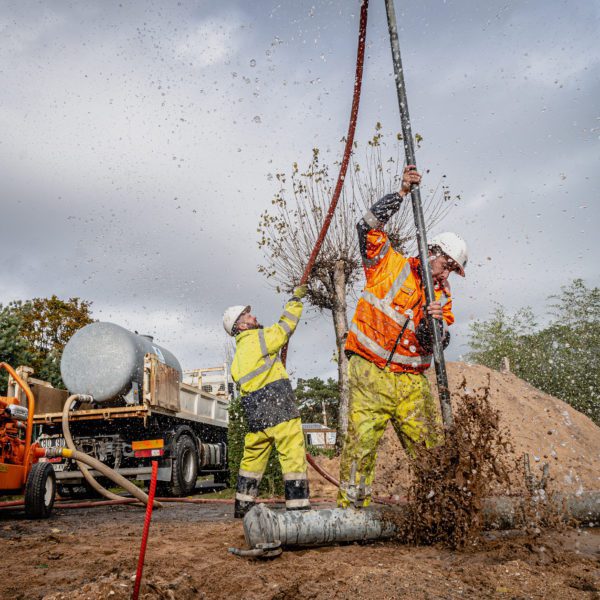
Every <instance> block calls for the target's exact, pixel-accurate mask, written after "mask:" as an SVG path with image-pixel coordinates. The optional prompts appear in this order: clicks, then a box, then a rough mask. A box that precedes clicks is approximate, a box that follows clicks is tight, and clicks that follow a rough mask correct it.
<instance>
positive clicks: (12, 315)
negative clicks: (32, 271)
mask: <svg viewBox="0 0 600 600" xmlns="http://www.w3.org/2000/svg"><path fill="white" fill-rule="evenodd" d="M91 304H92V303H91V302H88V301H87V300H80V299H79V298H70V299H69V300H61V299H60V298H58V297H57V296H52V297H50V298H34V299H33V300H25V301H21V300H17V301H14V302H11V303H9V304H8V305H7V306H6V307H5V308H4V309H3V311H2V314H3V315H4V316H3V317H1V318H0V339H1V340H4V342H0V344H2V343H4V345H5V347H6V348H13V355H12V356H8V354H7V356H8V359H9V362H11V363H12V366H15V367H16V366H18V365H19V364H27V365H28V366H30V367H33V369H34V371H35V376H36V377H39V378H40V379H45V380H46V381H49V382H50V383H51V384H52V385H54V386H55V387H64V384H63V382H62V379H61V376H60V359H61V356H62V352H63V349H64V347H65V345H66V343H67V342H68V341H69V340H70V339H71V336H72V335H73V334H74V333H75V332H76V331H77V330H79V329H81V328H82V327H84V326H85V325H88V324H89V323H92V322H93V320H94V319H92V317H91V314H90V307H91ZM19 348H20V349H21V350H18V351H17V349H19ZM0 352H1V350H0Z"/></svg>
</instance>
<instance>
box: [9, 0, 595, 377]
mask: <svg viewBox="0 0 600 600" xmlns="http://www.w3.org/2000/svg"><path fill="white" fill-rule="evenodd" d="M396 12H397V16H398V20H399V26H400V43H401V48H402V53H403V61H404V67H405V76H406V84H407V90H408V99H409V108H410V112H411V117H412V121H413V131H416V132H419V133H420V134H421V135H422V136H423V137H424V143H423V146H422V148H421V149H420V150H419V152H418V155H417V161H418V165H419V167H420V168H421V169H422V170H424V169H430V174H429V176H428V179H427V180H426V181H425V185H427V184H428V183H429V184H434V183H435V182H436V181H437V180H438V179H439V178H440V177H441V175H442V174H446V175H447V178H446V181H447V183H448V185H449V186H450V188H451V190H452V192H453V193H454V194H460V195H461V198H462V201H461V202H460V203H459V204H458V205H457V206H456V207H455V208H454V209H453V210H452V211H451V213H450V214H449V216H448V217H447V218H446V220H445V221H444V222H443V223H442V224H440V225H439V226H438V228H437V230H438V231H442V230H455V231H457V232H459V233H461V234H462V235H463V236H464V237H465V238H466V240H467V242H468V244H469V248H470V262H469V265H468V273H467V278H466V279H465V280H460V279H458V278H457V279H456V280H455V281H454V282H453V284H454V285H453V289H454V296H455V309H456V316H457V324H456V325H455V326H454V331H455V335H454V338H453V342H452V344H451V347H450V349H449V350H448V353H447V354H448V357H449V358H450V359H456V358H458V357H459V356H460V355H461V354H463V353H464V352H466V351H467V350H468V348H467V345H466V342H467V332H468V323H469V322H470V321H472V320H473V319H475V318H486V317H487V316H488V315H489V314H490V312H491V311H492V310H493V308H494V302H499V303H502V304H503V305H505V306H506V307H507V308H508V309H509V310H514V309H516V308H519V307H521V306H524V305H527V304H528V305H531V306H533V307H534V308H535V309H536V310H537V311H538V312H540V313H542V312H543V310H544V307H545V299H546V297H547V296H548V295H549V294H552V293H555V292H557V291H558V290H559V288H560V286H561V285H564V284H566V283H568V282H569V281H570V280H572V279H573V278H574V277H582V278H583V279H584V280H585V281H586V282H587V283H588V285H598V284H600V277H599V274H598V272H599V269H598V267H597V266H595V265H597V258H596V257H597V255H598V251H599V250H600V248H599V246H600V244H599V243H598V241H597V240H598V226H599V224H600V218H599V217H600V215H599V213H600V209H599V203H598V190H599V188H600V185H599V184H600V160H599V159H600V151H599V137H600V109H599V107H600V102H599V98H600V58H599V42H598V40H599V39H600V27H599V14H600V3H599V2H597V1H593V0H589V1H587V2H577V3H575V2H566V1H564V2H558V1H551V0H545V1H541V0H540V1H537V2H526V1H519V2H516V1H515V2H510V1H508V0H500V1H493V0H491V1H487V2H478V1H476V0H472V1H470V2H467V1H462V2H453V1H446V2H443V1H442V0H435V1H433V0H432V1H425V2H423V1H419V2H417V1H416V0H412V1H410V2H408V1H405V2H400V1H399V0H397V1H396ZM358 13H359V3H358V1H350V0H333V1H326V2H325V1H315V0H313V1H312V2H303V1H295V2H272V1H269V0H259V1H257V2H252V3H251V2H243V1H230V2H210V1H208V0H207V1H196V2H192V1H190V0H181V1H179V2H134V1H126V0H122V1H121V2H110V1H107V0H103V1H101V2H100V1H96V2H84V1H81V2H61V1H58V0H55V1H53V2H29V1H27V0H18V1H13V2H10V1H6V0H5V1H3V2H1V3H0V35H1V38H2V43H1V44H0V89H1V90H2V92H1V95H0V98H1V100H0V180H1V181H2V192H1V194H2V212H1V213H0V244H1V247H2V259H3V265H2V275H1V277H0V302H1V303H6V302H8V301H10V300H14V299H27V298H32V297H44V296H50V295H52V294H57V295H58V296H60V297H62V298H68V297H72V296H78V297H80V298H84V299H87V300H91V301H92V302H93V315H94V317H95V318H97V319H100V320H108V321H112V322H115V323H118V324H120V325H123V326H125V327H127V328H129V329H136V330H138V331H140V332H149V333H152V334H154V335H155V336H156V339H157V341H158V342H159V343H162V345H164V346H166V347H167V348H169V349H170V350H171V351H172V352H173V353H174V354H175V355H176V356H178V357H179V359H180V361H181V363H182V365H183V367H184V368H196V367H201V366H202V367H204V366H212V365H215V364H219V363H221V362H222V360H223V355H224V353H223V347H224V342H225V340H226V336H225V333H224V332H223V329H222V325H221V315H222V311H223V309H224V307H225V306H227V305H229V304H246V303H249V304H252V305H253V307H254V308H255V312H256V313H257V315H258V316H259V318H260V319H261V321H262V322H264V323H265V324H269V323H271V322H273V321H275V320H276V319H277V318H278V316H279V312H280V308H281V306H282V304H283V302H284V300H285V298H284V297H282V296H278V295H277V294H276V293H275V292H274V291H273V289H272V288H271V287H270V286H269V284H268V282H267V281H266V280H265V279H264V278H263V277H262V276H261V275H260V274H259V273H258V272H257V269H256V267H257V265H258V264H259V263H260V262H261V254H260V251H259V249H258V248H257V244H256V242H257V233H256V225H257V222H258V218H259V214H260V213H261V212H262V211H263V210H265V209H266V208H269V206H270V200H271V198H272V196H273V195H274V193H275V192H276V191H277V185H276V182H275V181H274V180H273V178H272V174H273V173H275V172H276V171H286V170H289V168H290V165H291V164H292V162H293V161H298V162H299V163H300V164H301V165H302V164H306V163H307V161H308V160H309V159H310V156H311V149H312V148H313V147H315V146H318V147H320V148H321V149H322V150H323V152H324V154H325V155H326V157H327V158H328V160H329V161H330V162H333V161H334V160H336V159H339V158H340V156H341V152H342V147H341V145H340V143H339V140H340V138H341V137H342V136H343V135H344V134H345V132H346V128H347V121H348V114H349V110H350V103H351V93H352V86H353V79H354V67H355V64H354V63H355V56H356V39H357V30H358ZM377 121H381V122H382V123H383V124H384V127H385V128H386V129H387V130H388V131H398V130H399V129H400V125H399V114H398V106H397V101H396V92H395V88H394V84H393V78H392V63H391V56H390V50H389V40H388V37H387V23H386V19H385V12H384V3H383V0H371V7H370V10H369V26H368V33H367V52H366V59H365V75H364V81H363V95H362V100H361V107H360V115H359V126H358V130H357V140H359V141H363V142H364V141H365V140H366V139H367V138H368V137H369V136H370V135H371V133H372V131H373V126H374V124H375V122H377ZM309 317H310V313H309ZM331 329H332V326H331V324H330V321H329V319H328V318H326V317H319V316H318V315H314V314H313V316H312V317H310V318H309V319H308V320H307V321H306V324H303V325H302V326H301V327H300V328H299V330H298V332H297V333H296V335H295V336H294V338H293V341H292V344H291V346H290V355H289V359H288V364H289V366H290V369H291V371H292V372H293V373H294V374H295V375H296V376H301V377H311V376H327V375H333V374H334V373H335V364H334V363H332V362H331V357H332V353H333V349H334V341H333V335H332V331H331Z"/></svg>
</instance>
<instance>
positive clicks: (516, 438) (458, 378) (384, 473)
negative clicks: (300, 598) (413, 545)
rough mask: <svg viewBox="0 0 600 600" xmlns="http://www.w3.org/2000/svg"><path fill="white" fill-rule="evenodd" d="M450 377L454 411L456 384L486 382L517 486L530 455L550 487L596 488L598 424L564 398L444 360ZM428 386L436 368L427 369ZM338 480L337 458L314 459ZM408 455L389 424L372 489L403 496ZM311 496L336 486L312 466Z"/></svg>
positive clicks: (599, 482)
mask: <svg viewBox="0 0 600 600" xmlns="http://www.w3.org/2000/svg"><path fill="white" fill-rule="evenodd" d="M447 367H448V380H449V384H450V390H451V393H452V403H453V407H454V410H455V411H456V410H457V408H458V403H459V402H460V393H461V392H460V386H461V384H462V382H463V380H466V387H467V390H469V389H471V390H475V389H483V388H485V387H487V386H488V385H489V388H490V391H489V400H490V403H491V406H492V407H493V408H495V409H496V410H498V411H499V412H500V417H501V422H500V425H501V426H502V427H504V428H506V429H508V431H509V433H510V435H511V437H512V445H513V452H512V454H513V457H512V458H513V463H514V464H515V473H514V475H515V477H514V481H515V483H516V485H517V486H518V485H521V486H522V487H524V478H523V477H521V473H520V472H518V471H520V467H518V466H516V465H517V464H518V461H519V458H520V457H521V456H522V455H523V453H524V452H527V453H528V454H529V455H530V460H531V469H532V472H533V474H534V475H536V476H538V477H540V476H541V473H542V465H543V463H545V462H548V463H549V464H550V480H551V483H550V486H551V489H553V490H556V491H562V492H566V493H575V494H580V493H582V492H583V491H585V490H600V427H598V426H597V425H595V424H594V423H593V422H592V421H591V419H589V418H588V417H586V416H585V415H584V414H582V413H580V412H578V411H576V410H575V409H573V408H572V407H571V406H569V405H568V404H566V403H565V402H563V401H561V400H559V399H558V398H554V397H553V396H550V395H549V394H545V393H544V392H541V391H540V390H538V389H536V388H534V387H533V386H531V385H529V384H528V383H526V382H525V381H523V380H522V379H519V378H518V377H516V376H515V375H513V374H511V373H499V372H498V371H493V370H491V369H488V368H487V367H483V366H481V365H471V364H467V363H459V362H453V363H448V365H447ZM428 376H429V378H430V381H431V382H432V385H433V384H434V382H435V372H434V371H433V369H432V370H430V372H429V373H428ZM318 462H319V464H321V465H322V466H323V467H324V468H325V469H327V470H328V471H329V472H330V473H331V474H332V475H334V476H335V477H336V478H337V477H338V474H339V459H325V458H323V457H319V458H318ZM410 481H411V479H410V474H409V469H408V459H407V458H406V455H405V453H404V450H403V449H402V446H401V445H400V443H399V442H398V440H397V438H396V435H395V434H394V431H393V429H392V427H391V426H390V427H388V429H387V431H386V432H385V434H384V437H383V440H382V443H381V446H380V447H379V454H378V458H377V471H376V475H375V483H374V486H373V493H374V494H375V495H378V496H391V497H395V496H396V497H404V496H406V493H407V490H408V488H409V486H410ZM310 485H311V495H315V496H316V495H318V496H320V497H329V498H333V497H335V494H336V489H335V487H334V486H333V485H331V484H329V483H327V482H326V481H324V480H323V479H322V478H321V477H320V476H319V475H317V474H316V473H315V472H314V470H312V469H310Z"/></svg>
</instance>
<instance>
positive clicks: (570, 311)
mask: <svg viewBox="0 0 600 600" xmlns="http://www.w3.org/2000/svg"><path fill="white" fill-rule="evenodd" d="M549 300H551V301H552V302H553V303H552V304H551V305H550V309H551V310H550V311H549V314H550V316H551V320H550V323H549V324H548V325H547V326H546V327H544V328H542V329H539V328H538V326H537V323H536V322H535V317H534V315H533V312H532V311H531V309H528V308H527V309H521V310H520V311H518V312H517V313H516V314H515V315H514V316H509V315H507V314H506V311H505V310H504V308H502V307H498V308H497V309H496V310H495V312H494V314H493V316H492V318H491V319H489V320H488V321H483V322H475V323H472V324H471V326H470V328H471V334H470V346H471V352H470V353H469V358H470V359H471V360H473V361H474V362H477V363H480V364H483V365H486V366H488V367H490V368H492V369H498V368H500V367H501V365H502V359H503V357H507V358H508V359H509V361H510V367H511V371H512V372H514V373H515V375H517V376H518V377H521V378H522V379H524V380H525V381H527V382H529V383H531V385H533V386H535V387H537V388H538V389H540V390H542V391H544V392H546V393H548V394H552V395H553V396H556V397H557V398H560V399H561V400H564V401H565V402H568V403H569V404H570V405H571V406H573V407H574V408H575V409H577V410H579V411H581V412H583V413H585V414H586V415H588V416H589V417H590V418H591V419H593V420H594V421H595V422H596V423H598V424H600V288H597V287H596V288H588V287H587V286H586V285H585V283H584V281H583V280H581V279H575V280H574V281H573V282H572V283H571V284H569V285H566V286H563V287H562V288H561V293H560V294H558V295H555V296H550V298H549Z"/></svg>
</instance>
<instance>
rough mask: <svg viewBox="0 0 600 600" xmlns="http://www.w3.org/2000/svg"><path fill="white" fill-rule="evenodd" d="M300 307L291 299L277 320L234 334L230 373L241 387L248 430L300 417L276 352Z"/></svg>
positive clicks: (283, 341) (271, 425) (296, 323)
mask: <svg viewBox="0 0 600 600" xmlns="http://www.w3.org/2000/svg"><path fill="white" fill-rule="evenodd" d="M302 308H303V306H302V302H300V301H299V300H297V299H295V298H292V299H291V300H290V301H289V302H288V303H287V304H286V305H285V308H284V311H283V314H282V315H281V317H280V319H279V321H278V322H277V323H275V324H274V325H271V326H270V327H266V328H264V329H250V330H246V331H242V332H241V333H238V335H236V336H235V344H236V349H235V356H234V357H233V363H232V365H231V376H232V377H233V379H234V381H236V382H237V383H238V384H239V386H240V390H241V395H242V407H243V408H244V413H245V415H246V420H247V421H248V427H249V429H250V431H261V430H263V429H266V428H267V427H273V426H274V425H278V424H279V423H283V422H284V421H288V420H289V419H294V418H296V417H299V416H300V413H299V411H298V408H297V406H296V399H295V396H294V391H293V390H292V385H291V383H290V380H289V378H288V374H287V371H286V370H285V367H284V366H283V363H282V362H281V360H280V358H279V351H280V350H281V348H282V347H283V346H284V345H285V344H286V343H287V341H288V340H289V339H290V336H291V335H292V333H294V331H295V330H296V326H297V325H298V321H299V320H300V316H301V315H302Z"/></svg>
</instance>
